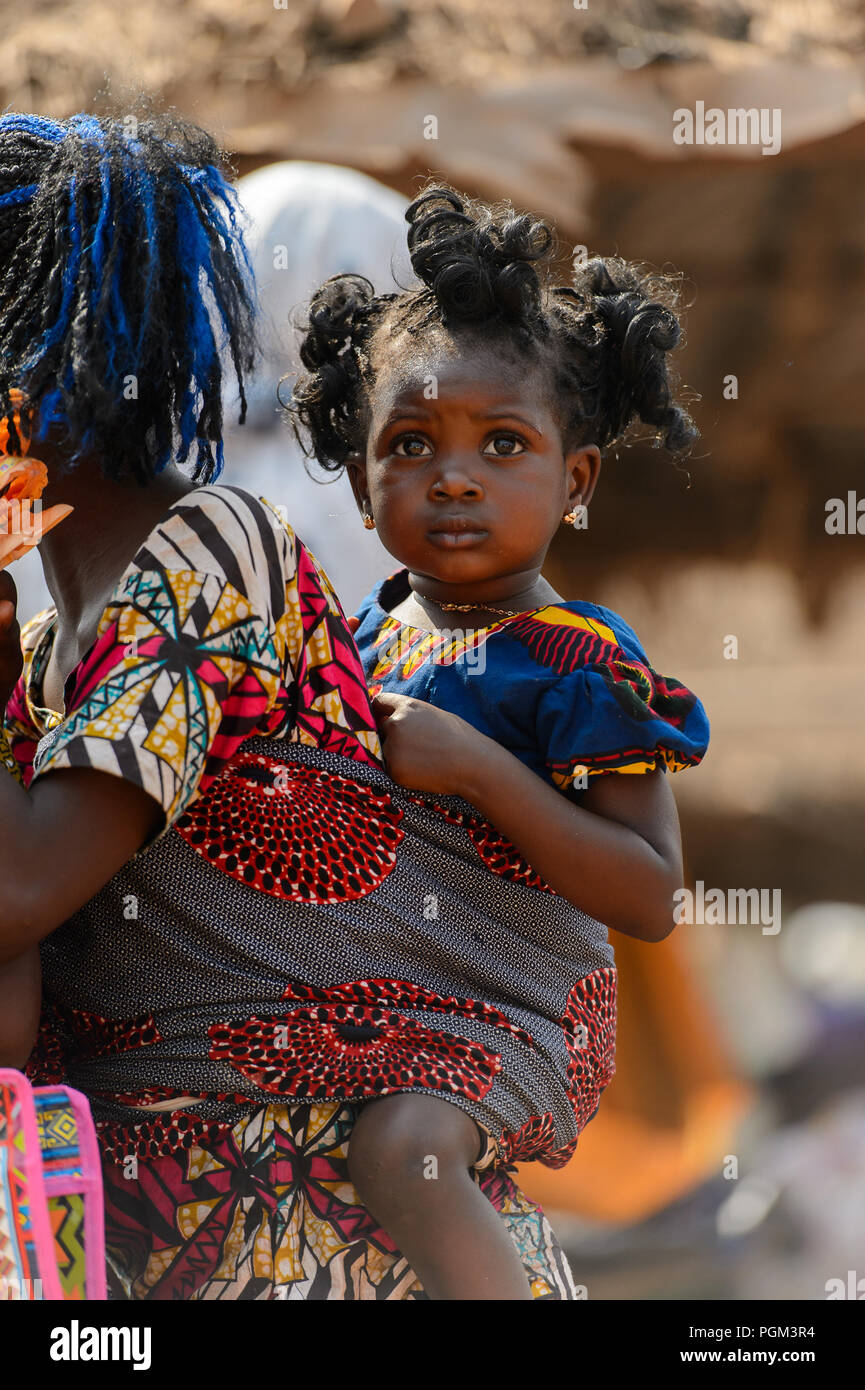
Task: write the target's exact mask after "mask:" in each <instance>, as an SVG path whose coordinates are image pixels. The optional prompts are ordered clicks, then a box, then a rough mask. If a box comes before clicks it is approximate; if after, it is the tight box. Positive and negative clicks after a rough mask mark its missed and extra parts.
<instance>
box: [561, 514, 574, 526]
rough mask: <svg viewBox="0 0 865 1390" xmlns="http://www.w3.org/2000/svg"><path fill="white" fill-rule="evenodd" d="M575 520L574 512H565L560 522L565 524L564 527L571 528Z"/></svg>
mask: <svg viewBox="0 0 865 1390" xmlns="http://www.w3.org/2000/svg"><path fill="white" fill-rule="evenodd" d="M576 519H577V514H576V512H565V514H564V516H563V517H562V521H563V522H564V523H565V525H566V526H573V524H574V522H575V521H576Z"/></svg>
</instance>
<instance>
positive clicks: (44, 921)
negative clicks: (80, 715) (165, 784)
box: [0, 767, 165, 967]
mask: <svg viewBox="0 0 865 1390" xmlns="http://www.w3.org/2000/svg"><path fill="white" fill-rule="evenodd" d="M164 821H165V813H164V811H163V809H162V807H161V806H160V805H159V804H158V802H157V801H156V800H155V799H154V798H153V797H152V796H150V795H149V793H148V792H145V791H144V790H143V789H142V788H141V787H138V786H136V785H135V783H133V782H127V781H126V780H125V779H124V778H122V777H114V776H113V775H112V774H111V773H108V772H99V771H97V770H96V769H95V768H83V767H82V768H78V767H74V768H64V769H62V770H59V771H57V772H46V773H45V774H44V776H42V777H40V778H39V779H38V781H37V782H36V783H35V785H34V786H33V787H32V789H31V790H30V791H29V792H28V791H25V790H24V788H23V787H21V786H19V785H18V783H17V782H16V781H15V780H14V778H12V777H10V776H9V775H8V773H6V772H5V771H4V770H3V769H2V768H0V893H2V900H0V967H2V966H3V965H6V964H8V963H9V962H10V961H13V960H15V958H16V957H17V956H20V955H22V953H23V952H25V951H27V950H29V948H30V947H32V946H35V945H36V943H37V942H39V941H41V940H42V938H43V937H45V936H49V935H50V933H51V932H53V931H55V930H56V928H57V927H59V926H62V925H63V923H64V922H65V921H66V919H67V918H68V917H71V915H72V913H73V912H76V911H77V910H78V908H79V907H81V906H83V904H84V903H86V902H88V901H89V899H90V898H92V897H93V894H94V893H97V892H98V891H99V889H100V888H102V887H103V885H104V884H106V883H108V882H109V880H110V879H112V878H113V877H114V875H115V874H116V873H117V871H118V869H121V868H122V867H123V865H124V864H125V863H126V862H127V860H129V859H131V858H132V856H133V854H135V852H136V850H138V849H140V848H141V846H142V845H143V844H145V843H146V841H147V840H149V839H150V837H151V836H152V835H155V834H156V832H157V830H158V829H159V827H160V826H161V825H163V824H164Z"/></svg>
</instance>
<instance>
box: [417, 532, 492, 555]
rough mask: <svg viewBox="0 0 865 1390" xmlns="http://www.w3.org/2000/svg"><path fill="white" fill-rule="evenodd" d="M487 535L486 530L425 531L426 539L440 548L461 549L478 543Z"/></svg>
mask: <svg viewBox="0 0 865 1390" xmlns="http://www.w3.org/2000/svg"><path fill="white" fill-rule="evenodd" d="M488 535H489V532H488V531H482V530H479V529H478V530H472V531H468V530H465V529H462V528H460V529H459V530H456V529H454V530H448V531H427V540H429V541H431V542H432V544H433V545H436V546H438V547H439V548H440V549H441V550H455V549H456V550H462V549H464V548H465V547H467V546H472V545H480V544H481V543H482V542H483V541H485V540H486V538H487V536H488Z"/></svg>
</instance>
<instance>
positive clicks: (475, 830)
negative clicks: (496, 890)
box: [414, 797, 555, 893]
mask: <svg viewBox="0 0 865 1390" xmlns="http://www.w3.org/2000/svg"><path fill="white" fill-rule="evenodd" d="M414 799H415V800H416V801H417V803H418V805H419V806H430V807H432V809H433V810H434V811H438V813H439V815H440V816H444V818H445V820H446V821H448V822H449V823H450V824H451V825H459V826H461V827H462V828H463V830H465V831H466V832H467V834H468V837H469V839H470V840H471V842H472V844H473V845H474V847H475V849H476V850H477V852H478V854H479V855H480V857H481V859H482V860H483V862H484V863H485V864H486V866H487V868H488V869H491V870H492V872H493V873H494V874H501V876H502V878H507V879H510V881H511V883H523V884H525V885H526V887H528V888H538V889H540V891H541V892H542V893H554V892H555V889H554V888H551V887H550V885H549V884H548V883H546V882H545V880H544V879H542V878H541V876H540V874H539V873H536V872H535V870H534V869H533V868H532V866H531V864H529V863H528V861H527V860H526V859H524V858H523V856H522V855H521V854H520V852H519V850H518V849H517V847H516V845H513V844H511V842H510V840H507V839H505V837H504V835H500V834H499V832H498V831H497V830H496V828H495V826H494V825H490V823H489V821H485V820H484V819H483V818H482V817H481V816H470V815H469V814H468V813H467V812H466V811H451V810H450V809H449V808H448V807H447V806H441V805H440V804H439V802H437V801H424V800H423V798H422V797H416V798H414Z"/></svg>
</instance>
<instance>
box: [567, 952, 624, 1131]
mask: <svg viewBox="0 0 865 1390" xmlns="http://www.w3.org/2000/svg"><path fill="white" fill-rule="evenodd" d="M616 980H617V974H616V970H615V968H608V969H603V970H594V971H592V973H591V974H590V975H586V976H585V978H584V979H582V980H578V981H577V983H576V984H575V985H574V987H573V989H572V990H571V992H570V994H569V995H568V1004H567V1008H566V1009H565V1012H564V1014H563V1016H562V1018H561V1020H560V1021H561V1026H562V1030H563V1032H564V1035H565V1045H566V1046H567V1049H568V1058H569V1060H568V1092H569V1095H570V1099H571V1104H572V1106H573V1108H574V1115H575V1117H576V1121H577V1128H578V1129H583V1128H584V1127H585V1125H587V1124H588V1122H589V1120H590V1119H591V1118H592V1116H593V1115H594V1113H595V1110H596V1109H597V1107H598V1104H599V1102H600V1099H601V1092H602V1091H603V1090H604V1088H605V1087H606V1086H607V1085H609V1083H610V1081H611V1080H612V1079H613V1076H614V1075H615V1072H616V1063H615V1048H616Z"/></svg>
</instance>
